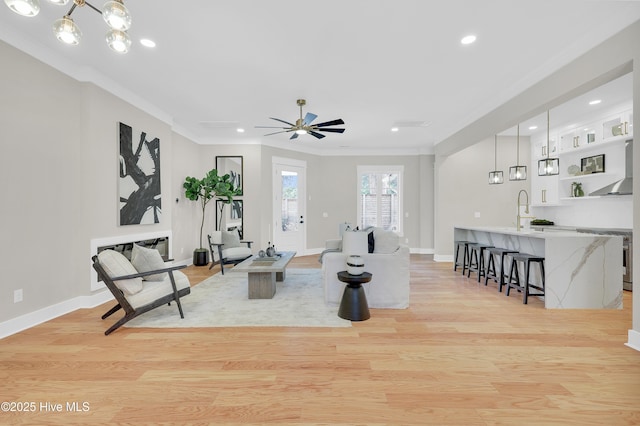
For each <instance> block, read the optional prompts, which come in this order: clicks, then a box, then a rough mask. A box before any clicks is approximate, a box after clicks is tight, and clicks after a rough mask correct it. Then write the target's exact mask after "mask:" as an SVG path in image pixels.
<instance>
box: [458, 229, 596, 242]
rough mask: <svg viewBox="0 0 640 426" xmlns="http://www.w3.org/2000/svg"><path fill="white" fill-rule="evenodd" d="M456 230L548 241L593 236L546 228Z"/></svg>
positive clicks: (591, 236)
mask: <svg viewBox="0 0 640 426" xmlns="http://www.w3.org/2000/svg"><path fill="white" fill-rule="evenodd" d="M455 228H458V229H467V230H470V231H480V232H492V233H497V234H506V235H515V236H518V237H527V238H540V239H548V238H558V237H572V238H593V234H588V233H584V232H577V231H572V230H567V229H563V230H560V229H558V230H551V229H549V228H546V230H545V231H539V230H536V229H522V230H520V231H516V228H515V227H506V226H505V227H500V226H455Z"/></svg>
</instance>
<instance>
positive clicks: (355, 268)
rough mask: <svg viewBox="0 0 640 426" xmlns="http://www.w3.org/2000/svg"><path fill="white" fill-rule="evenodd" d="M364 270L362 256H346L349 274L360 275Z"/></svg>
mask: <svg viewBox="0 0 640 426" xmlns="http://www.w3.org/2000/svg"><path fill="white" fill-rule="evenodd" d="M363 272H364V259H363V258H362V256H358V255H356V254H353V255H351V256H349V257H347V273H348V274H351V275H362V273H363Z"/></svg>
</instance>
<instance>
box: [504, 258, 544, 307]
mask: <svg viewBox="0 0 640 426" xmlns="http://www.w3.org/2000/svg"><path fill="white" fill-rule="evenodd" d="M511 259H512V260H511V269H510V271H509V281H508V282H507V296H509V291H510V290H511V289H512V288H515V289H516V290H518V291H521V292H523V297H522V303H524V304H525V305H526V304H527V301H528V299H529V296H544V257H542V256H536V255H533V254H527V253H517V254H512V255H511ZM520 262H522V263H523V265H524V283H521V282H520V272H519V271H518V263H520ZM532 263H537V264H538V265H540V276H541V284H540V285H537V284H533V283H531V282H530V280H529V276H530V272H531V264H532ZM532 288H533V289H535V290H538V292H537V293H531V292H530V289H532Z"/></svg>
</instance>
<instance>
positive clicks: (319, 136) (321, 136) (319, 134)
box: [309, 130, 324, 139]
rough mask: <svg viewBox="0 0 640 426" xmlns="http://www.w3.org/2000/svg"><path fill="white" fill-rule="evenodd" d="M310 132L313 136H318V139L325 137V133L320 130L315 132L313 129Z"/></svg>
mask: <svg viewBox="0 0 640 426" xmlns="http://www.w3.org/2000/svg"><path fill="white" fill-rule="evenodd" d="M309 134H310V135H311V136H315V137H316V138H318V139H322V138H324V135H323V134H321V133H318V132H314V131H313V130H309Z"/></svg>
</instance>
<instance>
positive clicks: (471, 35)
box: [460, 34, 476, 44]
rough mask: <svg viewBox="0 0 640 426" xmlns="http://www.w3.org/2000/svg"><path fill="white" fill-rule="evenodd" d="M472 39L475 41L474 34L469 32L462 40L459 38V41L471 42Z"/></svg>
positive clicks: (463, 42)
mask: <svg viewBox="0 0 640 426" xmlns="http://www.w3.org/2000/svg"><path fill="white" fill-rule="evenodd" d="M474 41H476V36H474V35H473V34H469V35H468V36H464V37H462V40H460V43H462V44H471V43H473V42H474Z"/></svg>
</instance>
